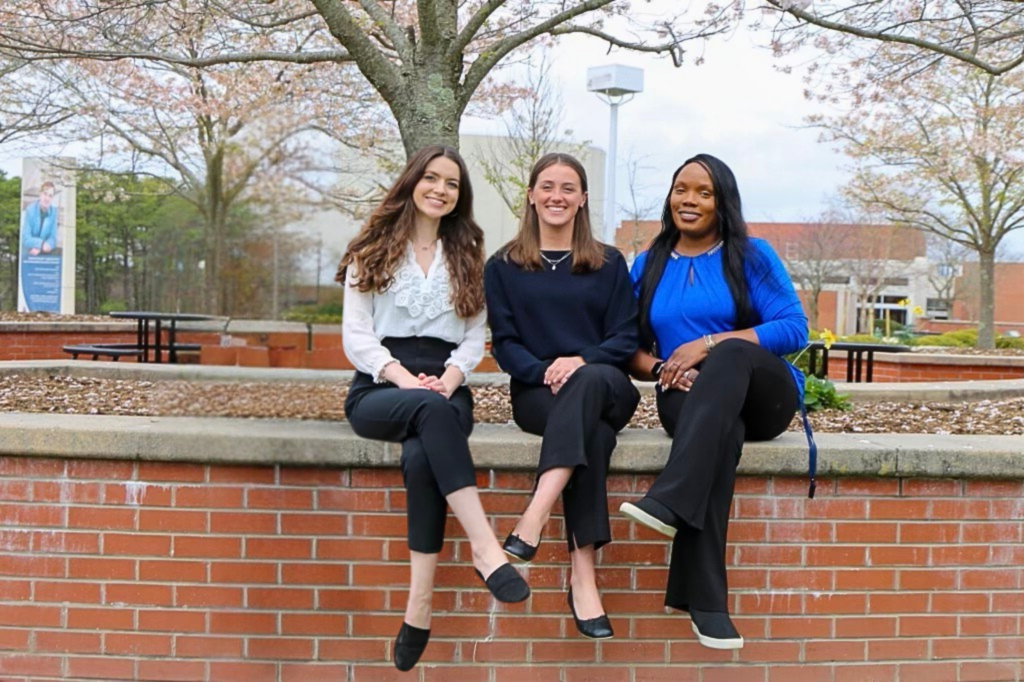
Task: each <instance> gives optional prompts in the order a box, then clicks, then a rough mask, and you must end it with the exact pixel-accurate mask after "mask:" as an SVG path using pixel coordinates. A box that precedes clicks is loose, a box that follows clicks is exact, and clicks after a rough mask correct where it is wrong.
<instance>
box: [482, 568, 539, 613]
mask: <svg viewBox="0 0 1024 682" xmlns="http://www.w3.org/2000/svg"><path fill="white" fill-rule="evenodd" d="M476 574H477V575H478V576H480V580H483V581H484V585H486V586H487V589H488V590H490V591H491V594H493V595H494V598H495V599H497V600H498V601H500V602H503V603H505V604H516V603H518V602H521V601H526V599H527V598H528V597H529V596H530V586H529V585H527V584H526V581H525V580H523V576H521V575H519V571H517V570H516V569H514V568H512V564H502V565H501V566H499V567H498V568H497V570H495V571H494V572H493V573H491V574H490V575H489V576H487V577H486V578H485V577H484V574H483V573H481V572H480V571H477V572H476Z"/></svg>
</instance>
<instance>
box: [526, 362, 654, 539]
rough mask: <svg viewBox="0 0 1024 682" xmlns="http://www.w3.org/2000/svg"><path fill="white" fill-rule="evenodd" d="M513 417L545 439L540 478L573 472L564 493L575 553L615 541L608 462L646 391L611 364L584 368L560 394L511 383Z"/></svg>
mask: <svg viewBox="0 0 1024 682" xmlns="http://www.w3.org/2000/svg"><path fill="white" fill-rule="evenodd" d="M511 393H512V417H513V419H514V420H515V422H516V424H518V425H519V428H521V429H522V430H523V431H526V432H527V433H533V434H536V435H538V436H543V437H544V441H543V444H542V445H541V449H540V461H539V463H538V465H537V476H538V477H539V476H540V475H541V474H543V473H544V472H545V471H547V470H548V469H554V468H560V467H568V468H571V469H573V472H572V476H571V477H570V478H569V483H568V484H567V485H566V487H565V489H564V490H563V491H562V508H563V511H564V514H565V531H566V533H565V534H566V537H567V539H568V543H569V551H570V552H572V551H573V550H575V549H576V548H577V547H586V546H588V545H594V549H600V548H601V547H602V546H603V545H605V544H607V543H608V542H610V541H611V539H612V533H611V525H610V523H609V520H608V488H607V478H608V464H609V462H610V461H611V457H612V451H613V450H614V449H615V443H616V437H615V434H616V433H618V432H619V431H621V430H622V429H623V428H624V427H625V426H626V424H628V423H629V420H630V419H631V418H632V417H633V412H634V411H635V410H636V406H637V404H638V403H639V402H640V393H639V391H637V389H636V387H635V386H634V385H633V382H632V381H630V380H629V377H627V376H626V374H625V373H624V372H623V371H622V370H620V369H618V368H617V367H612V366H611V365H599V364H594V365H583V366H582V367H580V368H579V369H577V370H576V371H575V372H573V373H572V376H571V377H569V380H568V381H567V382H565V385H564V386H563V387H562V388H561V389H560V390H559V391H558V394H557V395H552V394H551V389H550V388H549V387H548V386H533V385H530V384H523V383H520V382H518V381H516V380H515V379H513V380H512V382H511Z"/></svg>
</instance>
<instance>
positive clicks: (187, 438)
mask: <svg viewBox="0 0 1024 682" xmlns="http://www.w3.org/2000/svg"><path fill="white" fill-rule="evenodd" d="M0 429H2V432H3V434H4V437H3V439H0V455H15V456H30V457H57V458H69V459H109V460H132V461H159V462H194V463H205V464H228V465H260V466H275V465H281V466H302V467H344V468H347V467H385V468H393V467H397V466H398V463H399V458H400V456H401V445H399V444H394V443H382V442H379V441H370V440H365V439H363V438H359V437H358V436H356V435H355V433H353V431H352V429H351V427H350V426H349V425H348V424H346V423H344V422H315V421H297V420H277V419H223V418H197V417H121V416H100V415H54V414H37V413H18V412H11V413H4V414H0ZM817 442H818V452H819V460H818V476H819V477H822V478H824V477H832V476H858V477H882V478H910V477H927V478H984V479H1017V480H1020V479H1024V453H1022V449H1024V444H1022V439H1021V438H1020V437H1019V436H953V435H949V436H934V435H894V434H892V435H890V434H819V435H818V436H817ZM669 443H670V440H669V438H668V436H666V435H665V433H664V432H663V431H661V430H643V429H627V430H626V431H624V432H623V433H621V434H620V436H619V445H618V447H617V449H616V451H615V455H614V456H613V458H612V471H613V472H618V473H635V474H649V473H656V472H658V471H660V470H661V468H662V466H663V465H664V462H665V459H666V457H667V454H668V448H669ZM470 444H471V447H472V450H473V459H474V461H475V462H476V465H477V467H479V468H481V469H498V470H513V471H533V470H534V468H535V467H536V464H537V458H538V455H539V451H540V438H538V437H537V436H531V435H529V434H526V433H523V432H522V431H520V430H519V429H518V428H517V427H515V426H514V425H497V424H478V425H477V426H476V428H475V429H474V432H473V435H472V437H471V438H470ZM740 473H742V474H750V475H779V476H806V474H807V441H806V440H805V438H804V436H803V434H798V433H786V434H783V435H782V436H781V437H780V438H777V439H776V440H773V441H770V442H765V443H748V444H747V445H746V446H745V448H744V455H743V459H742V461H741V463H740Z"/></svg>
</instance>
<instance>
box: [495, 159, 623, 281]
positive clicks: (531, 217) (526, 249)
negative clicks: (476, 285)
mask: <svg viewBox="0 0 1024 682" xmlns="http://www.w3.org/2000/svg"><path fill="white" fill-rule="evenodd" d="M554 165H562V166H568V167H569V168H571V169H573V170H574V171H576V175H578V176H579V178H580V189H581V190H582V191H583V192H584V193H586V192H587V171H586V170H584V168H583V164H582V163H580V162H579V161H577V160H576V158H575V157H573V156H570V155H568V154H558V153H553V154H545V155H544V156H542V157H540V159H539V160H538V161H537V163H535V164H533V170H531V171H530V184H529V187H530V190H531V191H532V190H533V189H534V187H536V186H537V178H538V177H539V176H540V174H541V173H543V172H544V170H545V169H547V168H550V167H551V166H554ZM589 206H590V202H587V203H585V204H583V205H582V206H580V208H579V210H578V211H577V212H576V218H575V220H574V221H573V226H572V271H573V272H592V271H594V270H599V269H600V268H601V266H602V265H604V261H605V257H606V253H605V248H604V244H602V243H601V242H599V241H598V240H596V239H594V235H593V232H592V227H591V225H590V208H589ZM504 252H505V253H504V255H505V257H506V258H507V259H510V260H511V261H512V262H513V263H515V264H516V265H518V266H520V267H522V268H524V269H526V270H540V269H541V267H542V263H541V258H540V217H539V216H538V215H537V207H536V206H534V205H532V204H531V203H530V198H529V196H527V198H526V205H525V206H524V207H523V217H522V218H521V219H520V221H519V232H518V234H516V236H515V237H514V238H513V239H512V241H510V242H509V243H508V244H506V245H505V248H504Z"/></svg>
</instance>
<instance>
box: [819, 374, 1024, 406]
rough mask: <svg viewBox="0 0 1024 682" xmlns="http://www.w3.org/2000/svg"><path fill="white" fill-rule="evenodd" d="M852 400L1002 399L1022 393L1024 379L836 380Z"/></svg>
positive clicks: (942, 400)
mask: <svg viewBox="0 0 1024 682" xmlns="http://www.w3.org/2000/svg"><path fill="white" fill-rule="evenodd" d="M836 386H837V387H838V389H839V391H840V392H841V393H847V394H849V396H850V400H853V401H855V402H909V401H925V400H930V401H935V402H955V401H960V400H968V401H976V400H1005V399H1007V398H1019V397H1021V396H1024V379H986V380H970V381H902V382H879V383H870V384H856V383H854V384H848V383H846V382H838V381H837V382H836Z"/></svg>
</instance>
